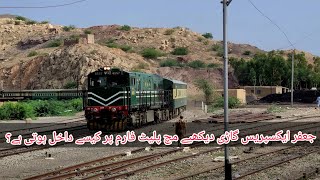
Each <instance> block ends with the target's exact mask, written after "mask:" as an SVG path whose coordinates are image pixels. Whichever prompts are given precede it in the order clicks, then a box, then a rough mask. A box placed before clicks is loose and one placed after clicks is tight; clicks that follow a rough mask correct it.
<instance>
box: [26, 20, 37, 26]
mask: <svg viewBox="0 0 320 180" xmlns="http://www.w3.org/2000/svg"><path fill="white" fill-rule="evenodd" d="M26 24H28V25H31V24H37V21H33V20H30V21H26Z"/></svg>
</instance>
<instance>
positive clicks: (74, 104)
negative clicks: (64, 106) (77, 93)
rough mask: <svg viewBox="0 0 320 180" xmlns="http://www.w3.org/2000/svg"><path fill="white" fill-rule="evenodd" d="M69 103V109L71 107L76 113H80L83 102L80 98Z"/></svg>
mask: <svg viewBox="0 0 320 180" xmlns="http://www.w3.org/2000/svg"><path fill="white" fill-rule="evenodd" d="M68 102H69V104H68V105H69V107H72V108H73V109H74V110H76V111H82V109H83V102H82V99H81V98H78V99H72V100H70V101H68Z"/></svg>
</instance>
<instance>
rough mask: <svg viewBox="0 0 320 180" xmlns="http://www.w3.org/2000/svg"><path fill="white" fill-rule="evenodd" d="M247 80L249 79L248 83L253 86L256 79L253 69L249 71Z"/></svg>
mask: <svg viewBox="0 0 320 180" xmlns="http://www.w3.org/2000/svg"><path fill="white" fill-rule="evenodd" d="M249 78H250V83H251V84H252V85H254V86H255V85H256V79H257V77H256V71H255V70H254V69H253V68H251V69H250V72H249Z"/></svg>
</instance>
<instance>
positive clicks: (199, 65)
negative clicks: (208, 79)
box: [187, 60, 207, 69]
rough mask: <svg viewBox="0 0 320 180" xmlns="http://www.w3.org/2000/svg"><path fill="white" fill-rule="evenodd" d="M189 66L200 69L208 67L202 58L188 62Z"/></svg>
mask: <svg viewBox="0 0 320 180" xmlns="http://www.w3.org/2000/svg"><path fill="white" fill-rule="evenodd" d="M187 65H188V66H189V67H191V68H194V69H199V68H205V67H207V65H206V63H204V62H202V61H200V60H195V61H191V62H189V63H188V64H187Z"/></svg>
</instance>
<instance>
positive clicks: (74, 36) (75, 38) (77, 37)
mask: <svg viewBox="0 0 320 180" xmlns="http://www.w3.org/2000/svg"><path fill="white" fill-rule="evenodd" d="M68 39H70V40H74V41H78V40H79V39H80V35H78V34H77V35H75V34H73V35H71V36H70V37H69V38H68Z"/></svg>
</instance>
